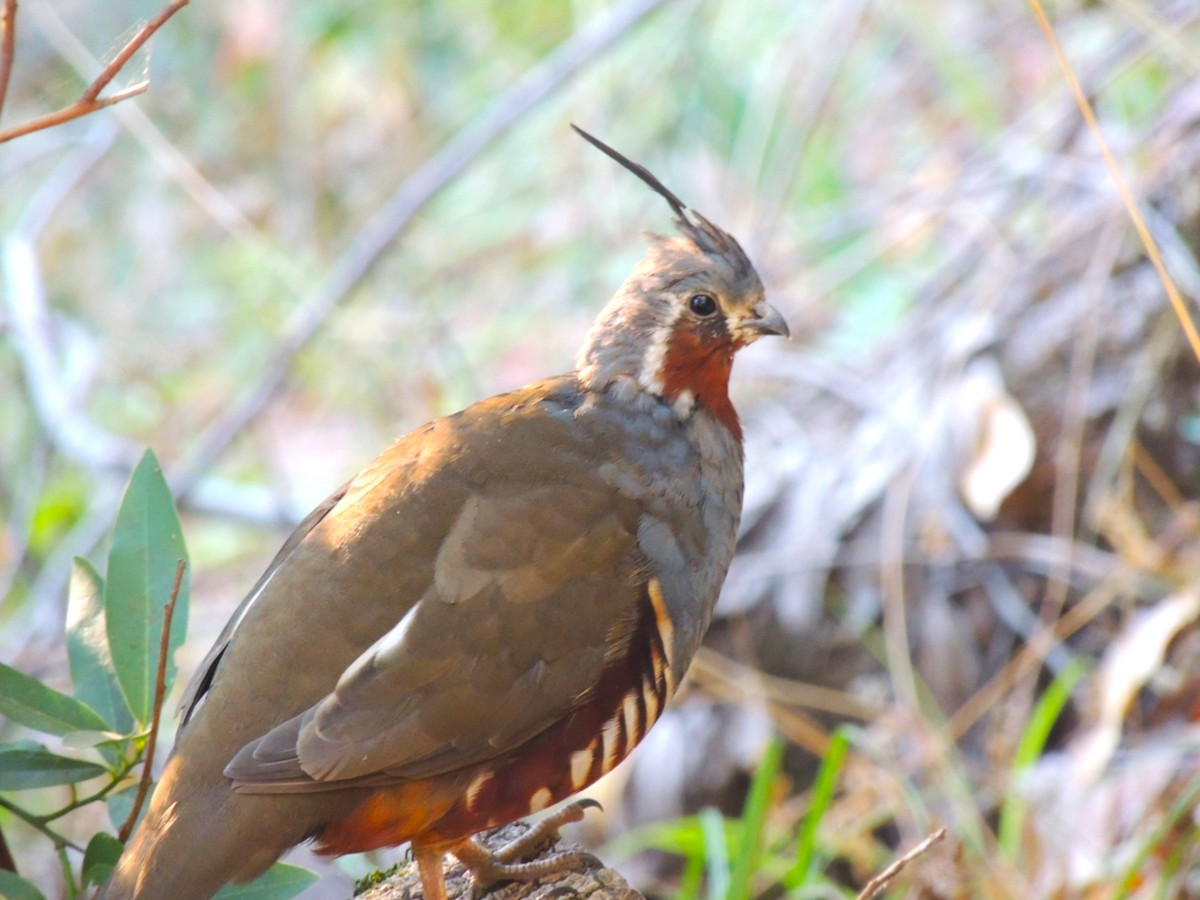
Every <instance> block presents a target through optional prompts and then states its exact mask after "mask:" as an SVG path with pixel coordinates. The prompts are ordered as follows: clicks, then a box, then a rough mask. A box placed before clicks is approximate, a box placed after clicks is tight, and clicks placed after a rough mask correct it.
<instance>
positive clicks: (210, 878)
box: [97, 756, 307, 900]
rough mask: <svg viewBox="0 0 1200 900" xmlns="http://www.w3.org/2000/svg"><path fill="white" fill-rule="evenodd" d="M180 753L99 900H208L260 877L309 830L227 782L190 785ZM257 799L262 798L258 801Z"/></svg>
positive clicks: (165, 773)
mask: <svg viewBox="0 0 1200 900" xmlns="http://www.w3.org/2000/svg"><path fill="white" fill-rule="evenodd" d="M181 759H182V758H181V757H178V756H176V757H173V758H172V759H171V760H170V762H169V763H168V764H167V768H166V771H164V773H163V778H162V781H161V782H160V783H159V785H158V788H157V789H156V790H155V792H154V797H153V799H152V800H151V803H150V808H149V809H148V810H147V811H146V815H145V817H144V818H143V820H142V822H141V824H140V825H138V827H137V829H136V830H135V831H134V833H133V837H132V838H131V839H130V841H129V843H128V845H127V846H126V847H125V851H124V853H122V854H121V858H120V860H118V862H117V866H116V868H115V870H114V871H113V874H112V877H111V878H110V879H109V881H108V883H107V884H105V885H104V887H102V888H101V889H100V893H99V894H98V895H97V900H206V898H208V897H211V896H212V895H213V894H215V893H216V892H217V891H219V890H220V889H221V887H222V886H223V885H225V884H226V883H227V882H229V881H236V882H244V881H249V880H251V879H253V878H255V877H257V876H258V875H259V874H260V873H262V872H263V871H265V870H266V869H267V868H268V867H269V866H270V865H271V863H273V862H274V861H275V860H276V859H277V858H278V857H279V855H280V854H281V853H283V852H284V851H285V850H287V849H288V848H289V847H290V846H292V845H293V844H296V843H299V842H300V841H301V840H303V839H304V838H305V837H306V836H307V835H305V834H304V833H303V831H302V830H297V826H296V824H295V823H292V822H288V821H286V819H285V818H284V817H283V816H281V815H280V812H281V811H280V810H278V809H267V808H263V805H262V802H261V799H262V798H255V797H242V796H240V795H235V794H234V793H233V792H232V790H231V788H230V786H229V785H228V782H225V784H220V782H218V785H217V786H216V787H211V786H210V787H208V788H203V787H202V788H200V789H198V790H191V791H189V790H187V788H188V787H189V785H188V784H186V782H187V781H189V780H190V781H193V783H194V782H195V781H196V779H184V778H182V777H180V776H181V766H182V762H181ZM256 801H257V802H256Z"/></svg>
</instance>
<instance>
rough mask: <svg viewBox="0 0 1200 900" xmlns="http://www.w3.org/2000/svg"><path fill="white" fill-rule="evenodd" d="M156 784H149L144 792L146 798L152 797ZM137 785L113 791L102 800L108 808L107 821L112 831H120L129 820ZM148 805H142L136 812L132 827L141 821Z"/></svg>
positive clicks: (135, 797)
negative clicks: (136, 816)
mask: <svg viewBox="0 0 1200 900" xmlns="http://www.w3.org/2000/svg"><path fill="white" fill-rule="evenodd" d="M156 786H157V782H151V783H150V789H149V790H148V791H146V796H147V797H153V796H154V788H155V787H156ZM137 792H138V785H136V784H130V785H128V786H126V787H123V788H121V789H120V790H117V791H113V792H112V793H111V794H109V795H108V796H107V797H105V798H104V804H105V806H107V807H108V820H109V821H110V822H112V827H113V829H114V830H120V828H121V826H122V825H124V824H125V822H126V821H128V819H129V814H130V813H131V812H133V802H134V801H135V800H136V799H137ZM149 805H150V804H149V803H143V804H142V808H141V809H140V810H139V811H138V818H137V822H134V823H133V824H134V827H137V824H138V822H141V821H142V817H143V816H145V815H146V807H148V806H149Z"/></svg>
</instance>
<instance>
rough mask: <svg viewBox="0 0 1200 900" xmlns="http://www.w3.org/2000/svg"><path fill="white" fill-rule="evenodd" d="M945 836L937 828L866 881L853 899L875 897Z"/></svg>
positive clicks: (941, 829) (944, 830) (943, 832)
mask: <svg viewBox="0 0 1200 900" xmlns="http://www.w3.org/2000/svg"><path fill="white" fill-rule="evenodd" d="M945 836H946V829H945V828H939V829H938V830H937V831H935V832H934V833H933V834H931V835H930V836H929V837H927V838H925V840H923V841H921V843H919V844H917V846H915V847H913V848H912V849H911V850H909V851H908V852H907V853H905V854H904V855H903V856H901V857H900V858H899V859H897V860H896V861H894V862H893V863H892V864H891V865H890V866H888V867H887V868H886V869H884V870H883V871H882V872H880V873H879V874H878V875H876V876H875V877H874V878H872V879H871V880H870V881H868V882H867V885H866V887H864V888H863V889H862V890H861V891H860V892H859V894H858V897H857V898H855V900H871V898H872V897H874V896H876V895H877V894H878V893H879V892H880V891H882V890H883V889H884V888H886V887H887V886H888V885H889V884H890V883H891V881H892V879H894V878H895V877H896V876H897V875H899V874H900V870H901V869H903V868H904V867H905V866H907V865H908V864H909V863H910V862H912V861H913V860H914V859H916V858H917V857H918V856H920V855H921V854H922V853H925V852H927V851H928V850H929V848H930V847H932V846H933V845H934V844H936V843H937V842H938V841H940V840H941V839H942V838H944V837H945Z"/></svg>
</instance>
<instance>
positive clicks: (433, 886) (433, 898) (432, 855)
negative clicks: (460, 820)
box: [412, 842, 446, 900]
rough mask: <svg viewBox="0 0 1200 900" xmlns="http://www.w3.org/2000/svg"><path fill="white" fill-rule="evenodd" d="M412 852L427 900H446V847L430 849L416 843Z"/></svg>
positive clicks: (422, 891)
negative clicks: (444, 865) (444, 863)
mask: <svg viewBox="0 0 1200 900" xmlns="http://www.w3.org/2000/svg"><path fill="white" fill-rule="evenodd" d="M412 851H413V858H414V859H415V860H416V861H417V874H418V875H420V876H421V893H423V894H424V895H425V900H446V873H445V872H444V871H443V869H442V859H443V858H444V857H445V855H446V854H445V848H444V846H438V847H430V846H428V845H426V844H418V843H416V842H414V843H413V845H412Z"/></svg>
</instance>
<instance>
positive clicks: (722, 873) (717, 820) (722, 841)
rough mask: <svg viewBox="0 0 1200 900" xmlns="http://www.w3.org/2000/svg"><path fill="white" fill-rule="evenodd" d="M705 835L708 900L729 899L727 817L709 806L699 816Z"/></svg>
mask: <svg viewBox="0 0 1200 900" xmlns="http://www.w3.org/2000/svg"><path fill="white" fill-rule="evenodd" d="M697 818H698V819H699V821H700V833H701V834H703V835H704V860H705V862H706V863H707V869H708V900H727V898H728V897H729V836H728V834H727V833H726V831H727V829H726V828H725V817H724V816H723V815H721V813H720V812H719V811H718V810H715V809H713V808H712V807H711V806H707V807H705V808H704V809H702V810H700V814H699V815H698V816H697Z"/></svg>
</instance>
